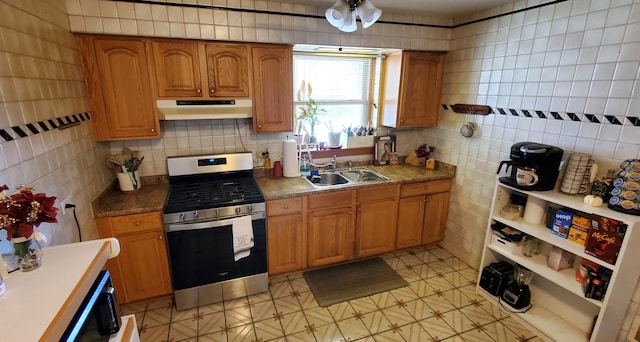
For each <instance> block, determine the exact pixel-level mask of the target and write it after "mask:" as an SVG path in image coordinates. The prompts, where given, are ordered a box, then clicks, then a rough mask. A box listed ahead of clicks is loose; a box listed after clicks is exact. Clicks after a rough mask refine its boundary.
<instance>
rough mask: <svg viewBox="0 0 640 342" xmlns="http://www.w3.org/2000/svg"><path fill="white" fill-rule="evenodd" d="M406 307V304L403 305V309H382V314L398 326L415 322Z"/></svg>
mask: <svg viewBox="0 0 640 342" xmlns="http://www.w3.org/2000/svg"><path fill="white" fill-rule="evenodd" d="M404 306H406V304H405V305H403V306H402V307H398V306H394V307H390V308H385V309H382V313H384V315H385V317H387V319H389V321H390V322H391V324H395V325H398V326H401V325H405V324H409V323H412V322H414V319H413V317H412V316H411V315H410V314H409V312H408V311H407V310H406V309H405V308H404Z"/></svg>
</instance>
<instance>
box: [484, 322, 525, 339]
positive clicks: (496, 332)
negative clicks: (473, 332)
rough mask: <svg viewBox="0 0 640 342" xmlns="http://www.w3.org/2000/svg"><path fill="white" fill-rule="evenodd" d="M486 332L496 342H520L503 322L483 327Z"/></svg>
mask: <svg viewBox="0 0 640 342" xmlns="http://www.w3.org/2000/svg"><path fill="white" fill-rule="evenodd" d="M483 328H484V330H485V332H486V333H487V334H488V335H489V336H491V337H492V338H493V339H494V340H495V341H496V342H516V341H518V342H519V341H520V340H519V339H518V336H516V334H514V333H513V332H512V331H511V330H509V328H507V327H506V326H505V325H504V324H502V323H501V322H493V323H490V324H487V325H485V326H483Z"/></svg>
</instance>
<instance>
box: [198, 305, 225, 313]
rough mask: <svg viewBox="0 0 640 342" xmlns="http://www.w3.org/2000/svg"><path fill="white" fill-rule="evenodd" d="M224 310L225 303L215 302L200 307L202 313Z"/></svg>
mask: <svg viewBox="0 0 640 342" xmlns="http://www.w3.org/2000/svg"><path fill="white" fill-rule="evenodd" d="M222 311H224V304H223V303H213V304H209V305H204V306H200V307H198V313H199V314H201V315H209V314H212V313H215V312H222Z"/></svg>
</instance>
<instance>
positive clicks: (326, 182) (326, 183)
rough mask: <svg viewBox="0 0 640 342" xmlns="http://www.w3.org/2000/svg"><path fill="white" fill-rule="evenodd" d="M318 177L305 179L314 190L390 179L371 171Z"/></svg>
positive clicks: (336, 172)
mask: <svg viewBox="0 0 640 342" xmlns="http://www.w3.org/2000/svg"><path fill="white" fill-rule="evenodd" d="M318 176H319V177H318ZM318 176H316V177H315V178H310V177H305V179H306V180H307V182H309V183H311V185H312V186H313V187H314V188H326V187H333V186H341V185H348V184H357V183H363V182H375V181H385V180H389V178H388V177H385V176H383V175H381V174H379V173H377V172H375V171H372V170H369V169H351V170H338V171H322V172H320V174H319V175H318Z"/></svg>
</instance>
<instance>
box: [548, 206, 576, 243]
mask: <svg viewBox="0 0 640 342" xmlns="http://www.w3.org/2000/svg"><path fill="white" fill-rule="evenodd" d="M572 219H573V214H572V213H570V212H568V211H563V210H558V211H556V217H555V218H554V219H553V226H552V227H551V232H552V233H553V234H555V235H558V236H559V237H561V238H563V239H566V238H567V236H568V235H569V229H570V228H571V220H572Z"/></svg>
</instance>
